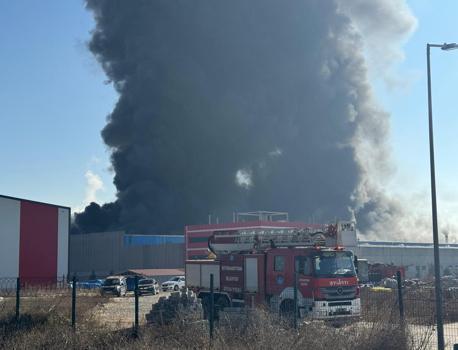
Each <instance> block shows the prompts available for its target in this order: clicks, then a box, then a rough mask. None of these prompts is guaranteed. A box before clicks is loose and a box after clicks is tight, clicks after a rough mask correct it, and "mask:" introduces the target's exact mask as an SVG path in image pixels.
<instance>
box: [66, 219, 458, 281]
mask: <svg viewBox="0 0 458 350" xmlns="http://www.w3.org/2000/svg"><path fill="white" fill-rule="evenodd" d="M322 226H323V225H318V224H305V223H301V222H290V221H288V215H287V213H277V212H250V213H238V214H235V215H234V220H233V222H231V223H208V224H204V225H191V226H186V227H185V235H173V236H170V235H132V234H125V233H123V232H105V233H91V234H84V235H74V236H71V237H70V271H71V273H75V274H77V275H79V276H90V275H96V276H105V275H107V274H110V273H116V272H120V271H124V270H128V269H169V268H183V266H184V261H185V259H206V258H208V257H209V251H208V237H209V236H211V235H212V234H213V232H215V231H225V230H227V231H229V230H247V229H279V230H281V229H290V228H309V229H313V228H320V227H322ZM341 229H342V228H341ZM344 230H347V231H346V234H345V235H342V239H343V241H341V242H339V244H341V245H343V246H346V247H347V248H348V249H350V250H352V251H353V252H354V253H355V255H357V256H358V258H360V259H367V260H368V262H369V263H371V264H375V263H381V264H390V265H395V266H403V267H404V269H405V274H406V277H407V278H419V279H428V278H431V277H432V275H433V266H434V265H433V264H434V258H433V246H432V243H413V242H387V241H385V242H384V241H364V240H360V239H357V232H356V229H355V227H354V225H353V226H351V227H349V228H344ZM360 238H361V237H360ZM440 254H441V271H442V273H443V274H456V275H458V244H441V245H440Z"/></svg>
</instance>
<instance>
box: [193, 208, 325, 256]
mask: <svg viewBox="0 0 458 350" xmlns="http://www.w3.org/2000/svg"><path fill="white" fill-rule="evenodd" d="M287 215H288V214H287V213H278V212H250V213H237V216H234V222H231V223H224V224H206V225H191V226H185V249H186V259H187V260H196V259H207V258H208V255H209V250H208V238H209V237H210V236H211V235H213V233H214V232H215V231H236V230H251V229H260V230H262V229H291V228H297V229H302V228H310V229H319V228H322V227H323V225H321V224H306V223H303V222H289V221H288V216H287ZM276 216H277V217H280V218H281V219H283V220H279V221H273V220H274V219H275V218H274V217H276ZM281 216H284V217H281ZM246 218H248V219H249V221H239V220H241V219H242V220H243V219H246ZM253 219H254V220H253Z"/></svg>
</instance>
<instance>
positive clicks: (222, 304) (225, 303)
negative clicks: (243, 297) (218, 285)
mask: <svg viewBox="0 0 458 350" xmlns="http://www.w3.org/2000/svg"><path fill="white" fill-rule="evenodd" d="M215 304H216V307H217V308H218V310H224V308H226V307H229V305H230V303H229V300H228V299H227V297H225V296H220V297H219V298H218V300H216V303H215Z"/></svg>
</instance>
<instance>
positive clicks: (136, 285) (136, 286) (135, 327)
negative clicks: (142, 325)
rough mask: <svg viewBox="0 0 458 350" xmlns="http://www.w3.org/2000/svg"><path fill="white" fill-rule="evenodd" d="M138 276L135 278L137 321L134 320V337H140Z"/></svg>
mask: <svg viewBox="0 0 458 350" xmlns="http://www.w3.org/2000/svg"><path fill="white" fill-rule="evenodd" d="M138 294H139V293H138V276H135V287H134V296H135V319H134V335H135V336H137V335H138Z"/></svg>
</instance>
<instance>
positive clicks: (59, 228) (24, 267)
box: [0, 195, 70, 283]
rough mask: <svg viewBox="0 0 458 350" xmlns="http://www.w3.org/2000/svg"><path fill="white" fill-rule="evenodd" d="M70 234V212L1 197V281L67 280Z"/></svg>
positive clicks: (25, 200)
mask: <svg viewBox="0 0 458 350" xmlns="http://www.w3.org/2000/svg"><path fill="white" fill-rule="evenodd" d="M69 230H70V208H68V207H65V206H60V205H55V204H49V203H41V202H36V201H31V200H28V199H21V198H15V197H9V196H3V195H0V237H1V244H0V278H16V277H20V278H21V280H22V281H24V282H28V283H34V282H37V283H42V282H48V281H49V282H52V281H56V279H57V278H62V276H67V274H68V235H69Z"/></svg>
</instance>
